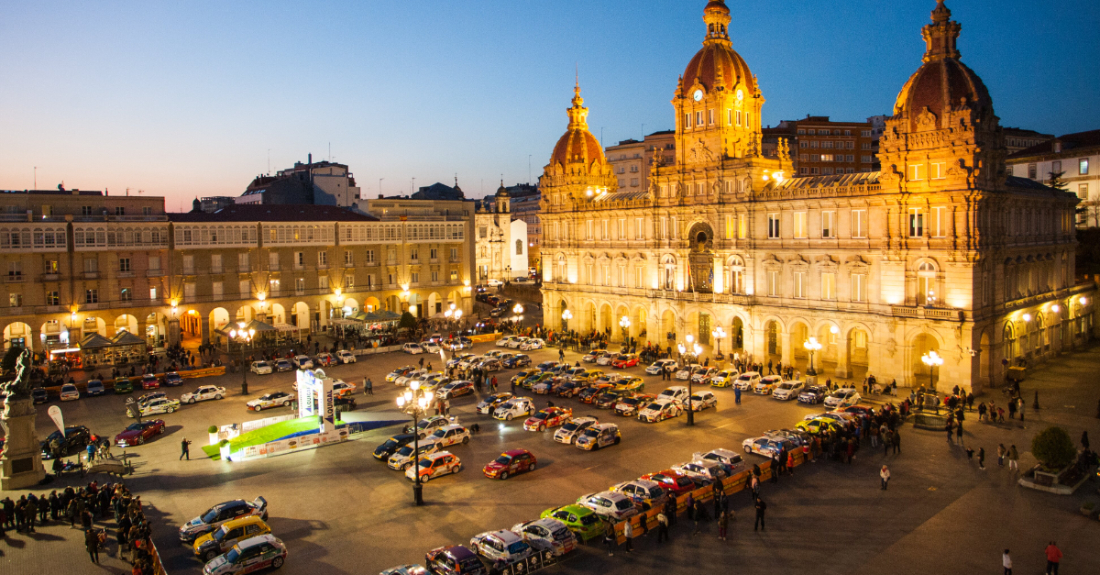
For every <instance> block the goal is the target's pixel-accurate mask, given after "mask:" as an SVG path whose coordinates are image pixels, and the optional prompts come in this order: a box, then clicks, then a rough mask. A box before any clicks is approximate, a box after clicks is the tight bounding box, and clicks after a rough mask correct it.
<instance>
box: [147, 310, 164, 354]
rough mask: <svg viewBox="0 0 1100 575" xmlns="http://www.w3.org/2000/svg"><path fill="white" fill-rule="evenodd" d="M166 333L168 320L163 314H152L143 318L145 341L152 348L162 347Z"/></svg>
mask: <svg viewBox="0 0 1100 575" xmlns="http://www.w3.org/2000/svg"><path fill="white" fill-rule="evenodd" d="M167 333H168V318H167V317H165V315H164V314H161V313H157V312H153V313H151V314H149V315H148V316H147V317H146V318H145V341H147V342H149V345H151V346H154V347H164V338H165V337H166V336H167Z"/></svg>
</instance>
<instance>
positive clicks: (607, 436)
mask: <svg viewBox="0 0 1100 575" xmlns="http://www.w3.org/2000/svg"><path fill="white" fill-rule="evenodd" d="M622 440H623V435H622V433H620V432H619V426H618V425H615V424H614V423H597V424H595V425H592V426H590V427H589V428H588V429H585V430H584V431H583V432H582V433H581V435H580V437H578V438H577V439H576V441H575V442H574V445H576V446H577V447H579V448H580V449H584V450H585V451H596V450H598V449H599V448H601V447H607V446H608V445H618V444H619V442H620V441H622Z"/></svg>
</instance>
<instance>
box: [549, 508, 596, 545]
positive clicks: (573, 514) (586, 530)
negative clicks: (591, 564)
mask: <svg viewBox="0 0 1100 575" xmlns="http://www.w3.org/2000/svg"><path fill="white" fill-rule="evenodd" d="M539 517H540V518H542V519H547V518H551V519H557V520H558V521H561V522H562V524H564V525H565V527H566V528H568V529H569V530H570V531H572V532H573V533H574V534H575V535H576V536H577V538H578V539H580V540H581V541H584V542H588V541H591V540H593V539H595V538H597V537H602V536H603V534H604V533H605V532H606V531H607V527H605V523H604V521H603V519H602V518H601V517H600V515H598V514H597V513H596V512H595V511H593V510H591V509H589V508H587V507H582V506H580V505H577V504H575V503H574V504H571V505H566V506H564V507H558V508H555V509H547V510H546V511H543V512H542V514H541V515H539Z"/></svg>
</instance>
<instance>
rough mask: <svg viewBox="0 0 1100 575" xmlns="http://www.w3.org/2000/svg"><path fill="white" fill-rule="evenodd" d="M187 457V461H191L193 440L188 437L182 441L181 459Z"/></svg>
mask: <svg viewBox="0 0 1100 575" xmlns="http://www.w3.org/2000/svg"><path fill="white" fill-rule="evenodd" d="M185 457H186V458H187V461H191V442H190V441H188V440H187V438H186V437H184V438H183V441H181V442H180V459H183V458H185Z"/></svg>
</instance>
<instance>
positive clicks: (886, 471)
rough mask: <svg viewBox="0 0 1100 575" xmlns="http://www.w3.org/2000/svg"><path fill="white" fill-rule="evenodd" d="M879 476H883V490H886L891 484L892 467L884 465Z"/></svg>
mask: <svg viewBox="0 0 1100 575" xmlns="http://www.w3.org/2000/svg"><path fill="white" fill-rule="evenodd" d="M878 476H879V477H880V478H882V490H883V491H886V488H887V486H889V484H890V469H889V468H888V467H886V466H885V465H883V466H882V469H880V470H879V472H878Z"/></svg>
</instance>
